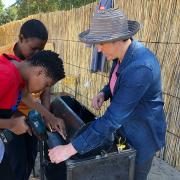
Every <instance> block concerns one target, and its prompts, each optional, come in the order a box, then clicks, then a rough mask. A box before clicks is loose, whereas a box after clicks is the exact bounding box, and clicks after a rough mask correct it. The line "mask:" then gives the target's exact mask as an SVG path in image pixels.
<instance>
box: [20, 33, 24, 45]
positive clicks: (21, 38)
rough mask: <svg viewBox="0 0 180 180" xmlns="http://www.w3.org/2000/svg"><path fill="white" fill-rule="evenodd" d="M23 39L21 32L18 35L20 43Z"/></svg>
mask: <svg viewBox="0 0 180 180" xmlns="http://www.w3.org/2000/svg"><path fill="white" fill-rule="evenodd" d="M23 40H24V36H23V34H20V35H19V41H20V42H21V43H22V41H23Z"/></svg>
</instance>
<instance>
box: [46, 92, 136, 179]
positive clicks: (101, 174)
mask: <svg viewBox="0 0 180 180" xmlns="http://www.w3.org/2000/svg"><path fill="white" fill-rule="evenodd" d="M51 111H52V112H53V113H54V114H55V116H57V117H60V118H63V119H64V120H65V124H66V127H67V133H68V141H70V140H71V139H72V138H73V137H74V136H76V134H77V132H78V131H79V129H82V130H83V128H84V127H85V128H86V126H85V124H87V123H90V122H91V121H93V120H94V119H95V115H94V114H93V113H91V112H90V111H89V110H88V109H87V108H86V107H85V106H83V105H82V104H81V103H79V102H78V101H77V100H76V99H74V98H73V97H70V96H62V97H57V98H56V99H55V100H54V101H53V102H52V103H51ZM116 137H117V135H116ZM116 141H117V138H116V139H115V141H114V142H113V143H112V144H111V143H109V147H110V148H108V151H106V150H107V146H104V147H102V148H100V149H96V151H93V152H90V153H87V154H85V155H76V156H74V157H72V158H71V159H69V160H67V161H66V162H64V163H60V164H58V165H56V164H52V163H49V164H48V165H47V166H46V167H45V174H46V178H47V179H48V180H133V179H134V165H135V156H136V151H135V150H134V149H133V148H132V147H131V146H130V145H128V144H126V148H125V150H122V151H120V152H118V150H117V147H116ZM67 143H68V142H67ZM104 149H105V151H104ZM46 158H47V157H46Z"/></svg>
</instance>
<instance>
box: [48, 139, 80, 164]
mask: <svg viewBox="0 0 180 180" xmlns="http://www.w3.org/2000/svg"><path fill="white" fill-rule="evenodd" d="M76 153H77V151H76V149H75V148H74V147H73V145H72V144H71V143H69V144H67V145H59V146H56V147H54V148H53V149H50V150H49V158H50V160H51V162H52V163H56V164H58V163H60V162H63V161H65V160H67V159H69V158H70V157H71V156H73V155H74V154H76Z"/></svg>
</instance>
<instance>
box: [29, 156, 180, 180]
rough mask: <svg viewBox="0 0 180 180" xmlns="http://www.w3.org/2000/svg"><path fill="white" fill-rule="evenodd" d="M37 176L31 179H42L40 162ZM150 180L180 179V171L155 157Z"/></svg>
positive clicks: (37, 165) (37, 167)
mask: <svg viewBox="0 0 180 180" xmlns="http://www.w3.org/2000/svg"><path fill="white" fill-rule="evenodd" d="M35 172H36V176H37V177H36V178H34V177H33V175H32V176H31V178H30V179H29V180H40V178H39V177H38V176H39V162H38V159H37V163H36V170H35ZM148 180H180V171H178V170H176V169H175V168H173V167H171V166H170V165H168V164H167V163H166V162H164V161H163V160H161V159H159V158H154V160H153V164H152V168H151V171H150V173H149V176H148Z"/></svg>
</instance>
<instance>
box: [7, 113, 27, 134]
mask: <svg viewBox="0 0 180 180" xmlns="http://www.w3.org/2000/svg"><path fill="white" fill-rule="evenodd" d="M25 119H26V117H25V116H19V117H14V118H11V119H10V121H11V122H10V127H9V130H10V131H12V132H13V133H15V134H17V135H20V134H23V133H26V132H27V131H28V129H29V128H28V125H27V124H26V122H25Z"/></svg>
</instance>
